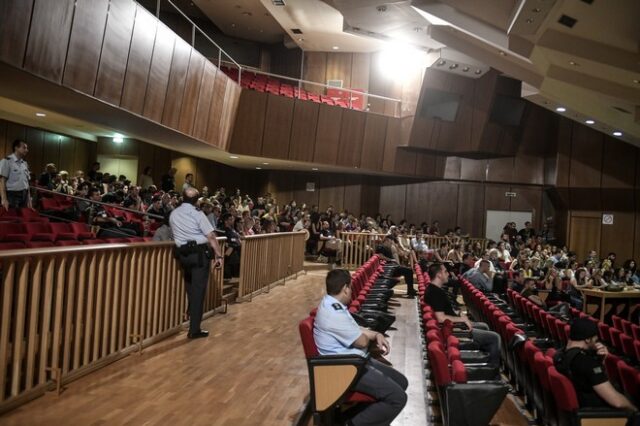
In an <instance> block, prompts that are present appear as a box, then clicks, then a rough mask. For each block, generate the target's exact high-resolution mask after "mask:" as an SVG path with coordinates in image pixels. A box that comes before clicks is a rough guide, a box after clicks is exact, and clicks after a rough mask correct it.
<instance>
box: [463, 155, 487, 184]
mask: <svg viewBox="0 0 640 426" xmlns="http://www.w3.org/2000/svg"><path fill="white" fill-rule="evenodd" d="M460 179H462V180H477V181H485V180H487V160H472V159H470V158H462V159H461V164H460Z"/></svg>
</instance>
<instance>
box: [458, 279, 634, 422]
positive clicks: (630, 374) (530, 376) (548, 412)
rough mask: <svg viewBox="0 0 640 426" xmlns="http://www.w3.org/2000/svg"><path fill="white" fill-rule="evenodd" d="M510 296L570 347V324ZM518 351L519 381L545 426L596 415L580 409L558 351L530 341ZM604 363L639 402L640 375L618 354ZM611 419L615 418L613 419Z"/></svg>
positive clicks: (524, 312) (609, 413)
mask: <svg viewBox="0 0 640 426" xmlns="http://www.w3.org/2000/svg"><path fill="white" fill-rule="evenodd" d="M469 285H470V284H469ZM507 295H508V299H509V300H510V302H511V305H512V306H513V307H514V308H515V309H516V310H517V311H518V312H519V314H521V315H522V316H523V318H526V319H527V320H528V321H531V322H533V323H534V324H535V326H536V327H537V329H538V330H540V332H541V333H544V334H545V335H546V336H548V337H549V338H550V339H552V341H553V342H554V344H555V346H556V347H558V348H561V347H563V346H564V345H565V344H566V340H567V338H568V336H567V332H568V330H569V329H570V326H569V325H568V324H566V323H565V322H564V321H562V320H560V319H557V318H555V317H554V318H553V319H551V318H549V317H553V316H552V315H549V314H548V313H546V312H545V311H544V310H542V309H541V308H540V307H538V306H537V305H535V304H534V303H533V302H531V301H529V300H528V299H527V298H525V297H523V296H521V295H520V294H519V293H517V292H515V291H513V290H510V289H509V290H508V292H507ZM571 314H572V316H573V317H574V318H578V317H582V318H589V319H590V320H592V321H594V322H597V319H595V318H592V317H590V316H588V315H586V314H584V313H583V312H580V311H578V310H576V309H572V311H571ZM517 352H518V357H519V359H520V366H519V369H518V374H519V381H520V382H521V383H523V387H524V390H525V391H526V392H525V395H526V396H527V399H526V400H527V402H528V405H529V406H530V408H533V409H534V410H535V412H536V413H537V416H538V417H540V418H541V419H542V420H543V421H544V422H545V424H548V423H551V424H561V425H564V424H569V423H567V422H571V421H575V420H577V419H578V418H580V417H581V416H583V415H592V414H593V413H589V412H588V411H585V410H584V409H580V408H579V406H578V400H577V396H576V394H575V389H574V388H573V384H572V383H571V381H570V380H569V379H568V378H567V377H565V376H564V375H562V374H560V373H559V372H558V371H557V370H556V369H555V368H554V366H553V355H554V354H555V352H556V349H555V348H553V347H552V348H549V349H547V350H546V353H545V352H543V351H542V350H541V349H540V348H538V347H536V346H535V345H534V344H533V343H532V342H531V341H529V340H527V341H526V342H525V344H524V345H523V346H521V347H520V348H519V349H518V350H517ZM604 364H605V370H606V372H607V375H608V377H609V379H610V381H611V383H613V384H614V386H616V387H618V388H620V389H623V390H624V391H625V393H627V395H628V396H629V397H630V398H631V399H632V400H634V399H635V400H636V401H638V398H640V393H639V390H640V372H638V371H637V370H636V369H635V368H633V367H632V366H631V365H629V364H628V363H626V362H625V361H624V360H622V359H621V358H620V357H618V356H617V355H615V354H610V355H609V356H607V357H606V358H605V360H604ZM549 395H553V397H554V398H549ZM554 400H555V401H554ZM555 404H557V407H556V406H555ZM601 411H602V412H601V413H600V414H601V415H602V416H612V415H615V416H616V417H618V418H620V417H624V416H625V415H626V414H625V413H622V412H618V411H616V410H606V409H605V410H601ZM611 419H614V418H613V417H611ZM611 421H614V420H611ZM557 422H559V423H557ZM623 424H624V423H623Z"/></svg>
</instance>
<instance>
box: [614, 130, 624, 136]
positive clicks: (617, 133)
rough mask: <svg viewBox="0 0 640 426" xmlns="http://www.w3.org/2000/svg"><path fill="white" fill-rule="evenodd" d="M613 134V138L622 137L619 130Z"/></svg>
mask: <svg viewBox="0 0 640 426" xmlns="http://www.w3.org/2000/svg"><path fill="white" fill-rule="evenodd" d="M612 134H613V136H622V132H619V131H617V130H616V131H615V132H613V133H612Z"/></svg>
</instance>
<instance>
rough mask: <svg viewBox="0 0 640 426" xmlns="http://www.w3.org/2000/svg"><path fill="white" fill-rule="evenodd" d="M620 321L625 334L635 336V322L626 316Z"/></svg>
mask: <svg viewBox="0 0 640 426" xmlns="http://www.w3.org/2000/svg"><path fill="white" fill-rule="evenodd" d="M620 323H621V324H622V331H624V334H626V335H628V336H631V337H633V327H632V326H633V323H632V322H631V321H629V320H626V319H624V318H621V320H620Z"/></svg>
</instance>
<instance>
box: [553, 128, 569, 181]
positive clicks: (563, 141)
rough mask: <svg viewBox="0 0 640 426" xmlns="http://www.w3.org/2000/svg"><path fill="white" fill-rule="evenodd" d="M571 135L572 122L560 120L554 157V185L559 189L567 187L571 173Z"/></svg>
mask: <svg viewBox="0 0 640 426" xmlns="http://www.w3.org/2000/svg"><path fill="white" fill-rule="evenodd" d="M572 133H573V122H572V121H571V120H569V119H567V118H561V119H560V120H559V122H558V135H557V138H556V139H557V146H558V153H557V155H556V163H557V166H556V167H555V169H556V177H555V181H554V183H555V185H556V186H558V187H559V188H568V187H569V176H570V171H571V135H572Z"/></svg>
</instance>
